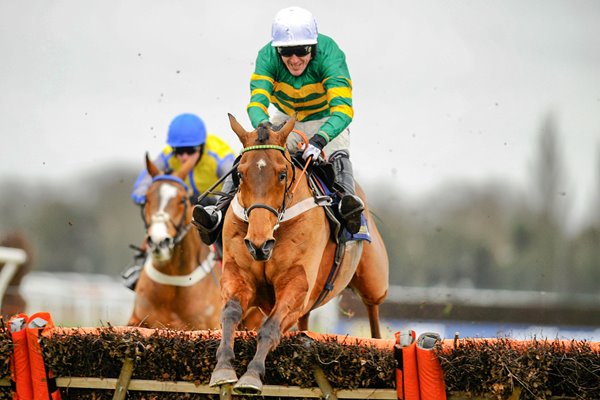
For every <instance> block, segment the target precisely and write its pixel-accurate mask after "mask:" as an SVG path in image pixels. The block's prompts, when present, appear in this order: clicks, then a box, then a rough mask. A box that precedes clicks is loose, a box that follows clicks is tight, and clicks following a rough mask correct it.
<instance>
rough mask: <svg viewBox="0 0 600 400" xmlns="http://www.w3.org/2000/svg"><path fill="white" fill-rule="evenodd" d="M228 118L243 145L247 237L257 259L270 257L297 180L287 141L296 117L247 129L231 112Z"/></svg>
mask: <svg viewBox="0 0 600 400" xmlns="http://www.w3.org/2000/svg"><path fill="white" fill-rule="evenodd" d="M229 122H230V124H231V128H232V129H233V131H234V132H235V134H236V135H237V136H238V138H239V139H240V141H241V142H242V145H243V146H244V148H243V149H242V156H241V158H240V163H239V166H238V177H239V180H240V187H239V193H238V199H239V202H240V203H241V205H242V207H244V208H245V210H246V211H245V212H246V215H247V218H248V231H247V234H246V237H245V238H244V241H245V243H246V247H247V248H248V250H249V251H250V253H251V254H252V256H253V257H254V259H255V260H257V261H267V260H269V259H270V258H271V254H272V252H273V247H274V246H275V238H274V231H275V230H276V229H277V228H278V226H279V221H280V219H281V217H282V216H283V213H284V212H285V207H286V204H287V202H288V194H289V193H288V191H289V189H290V186H291V184H292V182H293V180H294V178H293V174H294V166H293V164H292V162H291V160H290V156H289V153H288V152H287V150H286V147H285V144H286V141H287V137H288V135H289V134H290V132H291V131H292V129H293V128H294V124H295V122H296V118H295V117H294V118H291V119H290V120H289V121H288V122H287V123H286V124H285V125H284V126H283V127H282V128H281V129H280V130H279V131H273V130H271V129H269V128H266V127H259V128H258V129H256V130H254V131H252V132H247V131H246V130H245V129H244V128H242V126H241V125H240V124H239V123H238V122H237V120H236V119H235V118H234V117H233V116H232V115H231V114H229Z"/></svg>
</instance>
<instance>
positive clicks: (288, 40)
mask: <svg viewBox="0 0 600 400" xmlns="http://www.w3.org/2000/svg"><path fill="white" fill-rule="evenodd" d="M318 35H319V33H318V31H317V21H315V18H314V17H313V15H312V14H311V12H310V11H308V10H305V9H304V8H300V7H288V8H284V9H283V10H281V11H279V12H278V13H277V14H276V15H275V18H274V19H273V26H272V28H271V39H272V42H271V46H273V47H279V46H302V45H309V44H317V37H318Z"/></svg>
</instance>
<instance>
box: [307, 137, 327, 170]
mask: <svg viewBox="0 0 600 400" xmlns="http://www.w3.org/2000/svg"><path fill="white" fill-rule="evenodd" d="M326 145H327V140H326V139H325V138H324V137H323V136H321V135H319V134H316V135H314V136H313V137H311V138H310V140H309V141H308V146H306V149H304V153H303V154H302V158H303V159H304V161H306V160H307V159H308V158H309V157H312V161H313V163H318V162H319V158H320V157H319V156H320V155H321V150H323V147H325V146H326Z"/></svg>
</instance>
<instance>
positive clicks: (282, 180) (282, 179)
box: [279, 171, 287, 182]
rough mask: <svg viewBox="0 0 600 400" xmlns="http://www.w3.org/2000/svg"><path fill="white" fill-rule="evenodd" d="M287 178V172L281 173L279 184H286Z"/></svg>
mask: <svg viewBox="0 0 600 400" xmlns="http://www.w3.org/2000/svg"><path fill="white" fill-rule="evenodd" d="M286 178H287V171H283V172H280V173H279V182H285V180H286Z"/></svg>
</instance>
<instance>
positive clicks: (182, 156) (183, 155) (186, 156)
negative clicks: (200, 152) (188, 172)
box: [175, 152, 200, 164]
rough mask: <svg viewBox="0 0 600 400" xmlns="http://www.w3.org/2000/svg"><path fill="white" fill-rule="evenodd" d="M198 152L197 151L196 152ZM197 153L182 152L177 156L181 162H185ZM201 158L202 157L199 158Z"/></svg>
mask: <svg viewBox="0 0 600 400" xmlns="http://www.w3.org/2000/svg"><path fill="white" fill-rule="evenodd" d="M196 153H197V152H196ZM196 153H192V154H188V153H180V154H175V156H176V157H177V159H178V160H179V162H180V163H181V164H183V163H185V162H186V161H187V160H188V159H189V158H190V157H192V156H193V155H195V154H196ZM198 159H200V158H198Z"/></svg>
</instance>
